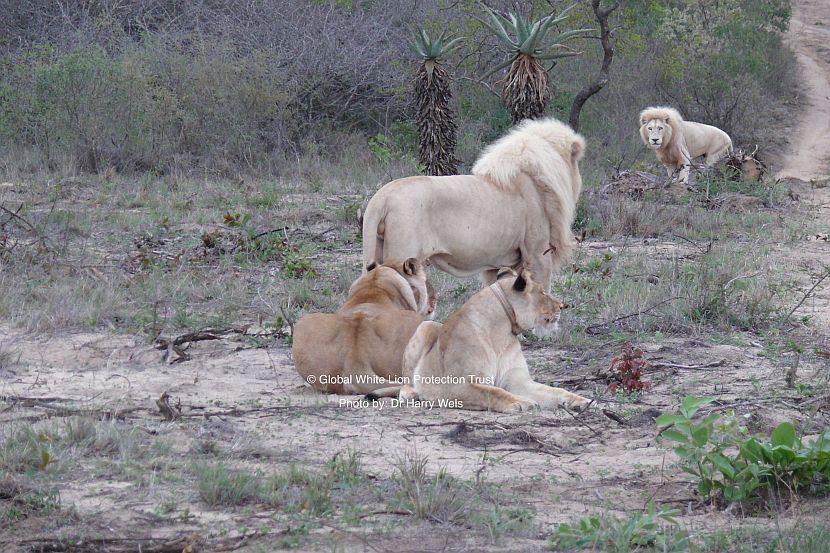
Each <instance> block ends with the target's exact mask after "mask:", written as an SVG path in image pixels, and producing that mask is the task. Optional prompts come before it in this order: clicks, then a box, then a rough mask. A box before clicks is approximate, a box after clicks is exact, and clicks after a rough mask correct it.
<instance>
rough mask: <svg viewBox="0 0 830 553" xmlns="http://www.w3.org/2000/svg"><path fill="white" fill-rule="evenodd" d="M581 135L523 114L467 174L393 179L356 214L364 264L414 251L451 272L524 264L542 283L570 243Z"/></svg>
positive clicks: (488, 276)
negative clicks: (359, 219) (359, 220)
mask: <svg viewBox="0 0 830 553" xmlns="http://www.w3.org/2000/svg"><path fill="white" fill-rule="evenodd" d="M584 152H585V140H584V139H583V138H582V137H581V136H580V135H578V134H576V133H575V132H574V131H573V130H572V129H571V128H570V127H569V126H567V125H565V124H563V123H561V122H559V121H557V120H556V119H541V120H527V121H524V122H522V123H521V124H519V125H518V126H516V127H515V128H513V129H512V130H511V131H510V132H509V133H508V134H507V135H506V136H504V137H502V138H501V139H500V140H498V141H497V142H495V143H494V144H492V145H490V146H489V147H488V148H487V149H486V150H485V151H484V153H483V154H482V155H481V157H480V158H479V160H478V161H477V162H476V164H475V166H474V167H473V174H472V175H453V176H445V177H432V176H417V177H407V178H403V179H399V180H395V181H392V182H390V183H388V184H386V185H384V186H383V187H382V188H381V189H380V190H378V191H377V193H375V195H374V196H372V199H371V200H369V204H368V205H367V206H366V212H365V214H364V216H363V264H364V266H367V265H368V264H369V263H371V262H373V261H375V262H378V263H382V262H384V261H385V260H386V259H390V258H392V259H406V258H409V257H415V258H418V259H424V260H429V261H430V262H431V264H432V265H434V266H435V267H438V268H439V269H441V270H443V271H446V272H448V273H450V274H452V275H455V276H459V277H465V276H470V275H473V274H476V273H480V274H481V276H482V280H483V281H484V282H485V283H491V282H493V281H494V280H495V278H496V272H497V271H498V270H499V269H500V268H501V267H514V268H518V267H519V266H521V265H522V264H523V263H524V264H527V266H528V267H529V269H530V270H531V271H533V272H534V274H536V275H538V276H539V282H541V283H543V284H544V286H545V288H546V289H548V288H549V287H550V276H551V273H552V271H553V268H554V267H555V266H558V265H560V264H562V263H563V262H564V261H565V260H566V259H567V258H568V256H569V254H570V252H571V249H572V248H573V235H572V233H571V223H573V219H574V214H575V212H576V203H577V200H578V199H579V194H580V191H581V189H582V176H581V175H580V172H579V160H580V159H581V158H582V156H583V154H584Z"/></svg>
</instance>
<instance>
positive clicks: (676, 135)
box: [640, 107, 732, 184]
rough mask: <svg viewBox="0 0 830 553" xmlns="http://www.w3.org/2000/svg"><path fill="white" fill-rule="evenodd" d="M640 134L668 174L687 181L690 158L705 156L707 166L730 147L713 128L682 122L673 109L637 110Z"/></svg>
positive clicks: (729, 139)
mask: <svg viewBox="0 0 830 553" xmlns="http://www.w3.org/2000/svg"><path fill="white" fill-rule="evenodd" d="M640 137H641V138H642V139H643V143H645V145H646V146H648V147H649V148H650V149H652V150H654V153H655V154H657V159H658V160H659V161H660V163H662V164H663V166H664V167H665V168H666V171H667V172H668V174H669V177H672V176H674V175H675V174H676V173H677V174H678V178H679V179H680V181H681V182H683V183H685V184H688V182H689V169H690V166H691V163H692V160H693V159H695V158H697V157H699V156H706V159H705V163H706V165H707V166H709V167H711V166H712V165H714V163H715V162H716V161H717V160H718V159H720V158H721V157H723V155H725V154H726V153H728V152H729V151H731V150H732V139H731V138H729V135H728V134H726V133H725V132H723V131H722V130H720V129H719V128H717V127H713V126H711V125H704V124H703V123H694V122H692V121H684V120H683V117H682V116H681V115H680V112H678V111H677V110H676V109H674V108H667V107H650V108H646V109H644V110H643V111H642V112H641V113H640Z"/></svg>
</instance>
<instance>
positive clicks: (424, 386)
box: [370, 268, 590, 412]
mask: <svg viewBox="0 0 830 553" xmlns="http://www.w3.org/2000/svg"><path fill="white" fill-rule="evenodd" d="M562 308H563V305H562V302H560V301H559V300H558V299H556V298H554V297H553V296H551V295H550V294H548V293H547V292H545V289H544V287H543V286H542V285H541V284H539V283H536V282H534V281H533V279H532V278H531V275H530V273H529V272H528V271H526V270H522V271H521V273H519V274H518V275H517V274H516V272H515V271H514V270H513V269H510V268H503V269H502V270H501V271H499V273H498V275H497V280H496V282H494V283H493V284H491V285H490V286H487V287H485V288H483V289H482V290H480V291H479V292H478V293H476V294H475V295H474V296H473V297H472V298H470V299H469V300H468V301H467V303H465V304H464V305H463V306H461V308H460V309H459V310H458V311H456V312H455V313H453V314H452V315H450V316H449V317H448V318H447V320H446V322H445V323H444V324H440V323H436V322H432V321H426V322H424V323H421V325H420V326H419V327H418V330H416V331H415V334H414V335H413V336H412V339H410V340H409V344H408V345H407V346H406V350H405V352H404V360H403V375H404V382H405V384H404V385H403V386H399V387H389V388H385V389H379V390H376V391H375V392H374V393H373V394H370V397H373V398H374V397H389V396H393V395H395V394H398V395H399V398H400V399H401V400H419V401H425V402H426V401H438V402H442V401H445V402H446V404H447V405H448V406H457V407H459V408H462V409H474V410H492V411H499V412H516V411H525V410H527V409H530V408H533V407H542V408H554V407H570V408H574V409H583V408H585V407H587V406H588V404H589V403H590V400H588V399H586V398H584V397H582V396H579V395H577V394H574V393H571V392H568V391H566V390H563V389H562V388H553V387H551V386H547V385H545V384H541V383H539V382H535V381H534V380H533V379H532V378H531V377H530V372H529V371H528V367H527V362H526V361H525V357H524V354H523V353H522V347H521V344H520V343H519V340H518V335H519V334H520V333H521V332H522V331H524V330H529V329H531V328H532V329H533V332H534V333H535V334H537V335H540V336H550V335H551V334H553V333H554V332H556V331H557V330H558V324H559V316H560V314H561V311H562ZM439 405H440V403H439Z"/></svg>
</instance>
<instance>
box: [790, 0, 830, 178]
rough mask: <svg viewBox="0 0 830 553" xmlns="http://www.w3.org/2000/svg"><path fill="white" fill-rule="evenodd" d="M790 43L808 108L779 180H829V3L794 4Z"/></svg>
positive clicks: (803, 1) (804, 0)
mask: <svg viewBox="0 0 830 553" xmlns="http://www.w3.org/2000/svg"><path fill="white" fill-rule="evenodd" d="M787 43H788V44H789V45H790V47H791V48H792V49H793V51H794V52H795V54H796V58H797V59H798V63H799V70H800V77H801V80H802V83H803V90H802V92H801V94H800V96H803V97H804V98H806V99H807V106H808V109H806V110H805V111H804V113H803V115H802V117H801V118H800V120H799V121H798V124H797V126H796V127H795V128H793V129H792V131H791V132H790V136H791V142H790V151H789V153H788V155H787V157H786V158H785V160H784V162H783V163H782V168H781V171H780V172H779V174H778V176H779V177H796V178H799V179H802V180H810V179H813V178H827V176H828V167H829V166H830V3H828V2H827V1H826V0H799V1H797V2H795V6H794V8H793V17H792V20H791V21H790V31H789V33H788V36H787Z"/></svg>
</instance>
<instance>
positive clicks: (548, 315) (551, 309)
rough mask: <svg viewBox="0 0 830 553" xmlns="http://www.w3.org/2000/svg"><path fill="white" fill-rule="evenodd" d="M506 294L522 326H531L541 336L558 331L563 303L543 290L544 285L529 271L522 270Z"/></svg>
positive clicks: (547, 336)
mask: <svg viewBox="0 0 830 553" xmlns="http://www.w3.org/2000/svg"><path fill="white" fill-rule="evenodd" d="M513 274H514V275H515V274H516V273H515V272H513ZM508 295H510V296H511V297H510V300H509V301H510V303H511V304H512V305H513V308H514V309H515V311H516V319H517V321H518V322H519V325H520V326H521V327H522V328H532V329H533V333H534V334H535V335H536V336H539V337H542V338H549V337H551V336H553V335H554V334H556V333H557V332H558V331H559V317H560V316H561V315H562V309H563V308H564V307H565V304H563V303H562V302H561V301H560V300H559V299H558V298H555V297H554V296H551V295H550V294H548V293H547V292H545V287H544V286H542V285H541V284H540V283H538V282H535V281H534V280H533V278H532V277H531V275H530V271H527V270H522V271H521V272H520V273H519V274H518V275H517V276H516V279H515V280H514V281H513V285H512V286H511V287H510V292H509V294H508Z"/></svg>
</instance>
